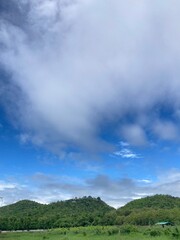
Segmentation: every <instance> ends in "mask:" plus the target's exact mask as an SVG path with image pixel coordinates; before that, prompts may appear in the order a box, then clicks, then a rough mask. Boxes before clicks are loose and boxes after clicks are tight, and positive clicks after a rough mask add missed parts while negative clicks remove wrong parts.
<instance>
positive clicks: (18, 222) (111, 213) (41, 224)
mask: <svg viewBox="0 0 180 240" xmlns="http://www.w3.org/2000/svg"><path fill="white" fill-rule="evenodd" d="M160 221H170V222H173V223H175V224H176V225H177V224H180V198H177V197H171V196H169V195H155V196H151V197H146V198H142V199H139V200H134V201H132V202H130V203H128V204H126V205H125V206H124V207H122V208H119V209H117V210H115V209H114V208H112V207H110V206H108V205H107V204H106V203H105V202H103V201H102V200H101V199H100V198H92V197H90V196H89V197H83V198H74V199H71V200H67V201H59V202H56V203H51V204H49V205H44V204H39V203H36V202H33V201H28V200H23V201H20V202H17V203H15V204H12V205H9V206H6V207H1V208H0V230H17V229H21V230H25V229H26V230H29V229H52V228H70V227H80V226H83V227H85V226H98V225H100V226H114V225H117V226H122V227H123V228H124V230H123V228H122V231H129V232H130V233H131V232H132V229H129V230H128V227H127V226H129V225H130V226H132V225H136V226H152V225H154V224H155V223H157V222H160ZM125 229H126V230H125ZM165 229H167V227H165ZM96 230H97V233H96V234H101V233H102V231H103V230H102V229H101V228H97V229H96ZM115 231H116V230H115ZM166 231H167V233H166V235H167V236H168V230H166ZM98 232H99V233H98ZM108 234H109V235H113V232H111V230H110V231H109V233H108ZM151 234H155V233H151ZM178 234H179V233H178V232H175V231H174V233H172V232H171V233H170V235H171V236H172V237H173V236H174V237H175V236H179V235H178Z"/></svg>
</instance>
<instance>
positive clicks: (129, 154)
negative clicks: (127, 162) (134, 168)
mask: <svg viewBox="0 0 180 240" xmlns="http://www.w3.org/2000/svg"><path fill="white" fill-rule="evenodd" d="M113 154H114V155H116V156H120V157H122V158H142V157H141V156H140V155H139V154H136V153H134V152H132V151H131V150H130V149H127V148H124V149H122V150H120V151H117V152H114V153H113Z"/></svg>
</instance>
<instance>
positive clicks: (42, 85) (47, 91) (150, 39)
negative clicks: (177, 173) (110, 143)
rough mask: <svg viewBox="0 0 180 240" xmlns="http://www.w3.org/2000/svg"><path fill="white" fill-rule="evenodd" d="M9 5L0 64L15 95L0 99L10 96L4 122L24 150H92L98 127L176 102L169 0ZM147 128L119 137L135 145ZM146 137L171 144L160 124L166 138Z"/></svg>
mask: <svg viewBox="0 0 180 240" xmlns="http://www.w3.org/2000/svg"><path fill="white" fill-rule="evenodd" d="M27 3H28V4H29V8H27V7H26V4H27ZM14 4H15V5H16V9H18V11H16V12H17V13H16V12H14V9H15V8H12V9H8V13H7V14H6V16H7V15H8V14H9V15H13V16H15V17H14V18H13V19H11V18H10V17H9V18H7V17H6V19H3V20H2V18H3V16H4V15H2V17H1V20H2V21H1V24H0V43H1V46H3V47H2V48H1V56H0V61H1V63H2V64H3V66H4V68H6V70H7V71H9V72H10V73H11V75H12V78H11V79H10V81H11V84H15V85H17V86H18V87H19V88H20V89H21V91H22V94H18V96H17V94H15V93H14V91H13V92H11V94H10V93H9V89H8V90H7V89H6V90H5V93H4V95H7V94H10V98H11V101H12V102H14V103H15V104H16V106H15V107H14V106H11V111H9V112H12V109H16V111H14V112H16V114H17V115H16V116H17V117H16V118H14V116H13V117H12V119H16V120H18V122H19V125H20V126H21V128H22V129H23V130H24V131H25V133H23V134H28V136H30V139H31V141H32V142H33V143H35V144H38V145H41V146H45V147H47V148H49V149H50V150H51V151H55V152H58V153H59V154H61V153H62V152H64V151H65V152H66V151H67V149H68V148H71V147H72V146H73V147H75V148H80V149H82V148H83V149H88V150H91V151H93V150H94V151H97V150H102V149H104V148H106V145H104V142H103V141H102V139H101V137H100V136H101V133H100V128H101V126H102V122H104V119H107V121H108V122H109V121H110V122H111V120H113V119H114V118H117V119H118V120H121V119H122V117H123V116H124V114H127V113H131V114H134V113H136V114H137V115H138V114H139V113H141V114H142V113H144V114H147V115H148V116H149V115H151V110H152V109H153V106H155V105H157V104H158V103H159V102H163V101H165V100H169V101H170V102H172V103H173V105H174V107H175V108H176V106H177V105H178V103H180V97H179V92H178V89H179V86H180V85H179V76H180V72H179V66H178V62H179V60H180V59H179V56H180V54H179V53H180V49H179V41H180V31H179V27H178V22H179V20H180V16H179V14H178V8H179V7H180V3H179V2H178V1H176V0H174V1H173V2H172V1H171V2H170V1H169V2H167V1H159V2H157V1H155V0H153V1H144V0H140V1H132V0H128V1H122V0H120V1H117V0H112V1H108V0H98V1H95V0H88V1H80V0H79V1H78V0H77V1H60V0H55V1H50V0H44V1H42V0H36V1H35V0H33V1H29V0H26V1H23V0H20V1H18V3H17V1H14ZM13 6H14V5H13ZM28 9H29V10H28ZM2 11H3V10H2ZM11 12H12V13H13V14H11ZM17 19H21V21H20V20H18V21H17ZM11 84H10V85H11ZM13 93H14V94H13ZM8 96H9V95H8ZM17 98H18V99H17ZM167 98H168V99H167ZM17 105H18V107H17ZM9 107H10V106H9V104H7V105H6V108H9ZM151 117H152V116H149V118H151ZM16 122H17V121H16ZM112 122H113V121H112ZM149 124H150V125H151V123H148V125H147V126H144V125H143V126H142V125H139V123H137V124H136V123H135V124H133V125H131V126H127V125H126V124H125V126H122V128H121V129H122V135H123V137H124V138H125V139H126V140H127V141H128V142H130V143H132V144H134V145H142V144H145V143H146V142H147V136H146V131H145V129H146V128H148V127H149ZM122 125H123V124H122ZM156 132H157V133H158V136H159V137H160V138H162V139H167V138H168V139H172V140H173V139H174V136H175V135H174V130H173V127H170V126H169V128H168V133H166V134H165V133H163V134H162V131H161V127H159V128H158V129H157V131H156ZM25 142H26V141H25Z"/></svg>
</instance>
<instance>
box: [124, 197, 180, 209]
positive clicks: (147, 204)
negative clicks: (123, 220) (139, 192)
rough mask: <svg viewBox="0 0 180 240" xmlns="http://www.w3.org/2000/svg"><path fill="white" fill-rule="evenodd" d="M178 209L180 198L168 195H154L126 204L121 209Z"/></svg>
mask: <svg viewBox="0 0 180 240" xmlns="http://www.w3.org/2000/svg"><path fill="white" fill-rule="evenodd" d="M175 207H180V198H178V197H172V196H170V195H161V194H159V195H154V196H149V197H145V198H141V199H137V200H134V201H132V202H129V203H127V204H126V205H125V206H124V207H122V208H121V210H123V209H142V208H153V209H159V208H161V209H172V208H175Z"/></svg>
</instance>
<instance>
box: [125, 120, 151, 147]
mask: <svg viewBox="0 0 180 240" xmlns="http://www.w3.org/2000/svg"><path fill="white" fill-rule="evenodd" d="M121 134H122V135H123V137H124V138H125V139H126V140H127V141H128V142H129V143H130V144H132V145H145V144H146V143H147V138H146V133H145V131H144V130H143V128H142V127H141V126H139V125H137V124H131V125H125V126H123V127H122V128H121Z"/></svg>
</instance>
